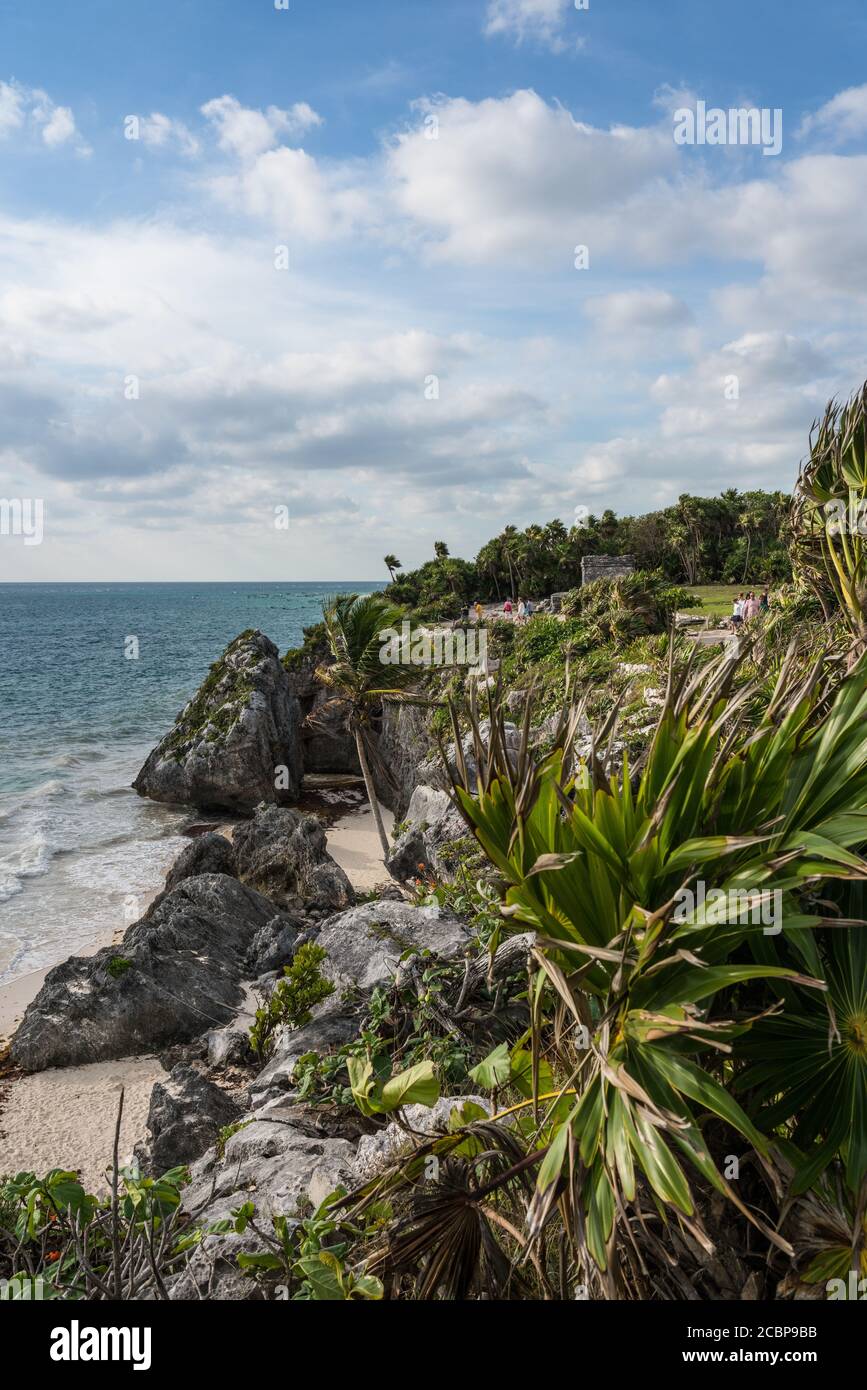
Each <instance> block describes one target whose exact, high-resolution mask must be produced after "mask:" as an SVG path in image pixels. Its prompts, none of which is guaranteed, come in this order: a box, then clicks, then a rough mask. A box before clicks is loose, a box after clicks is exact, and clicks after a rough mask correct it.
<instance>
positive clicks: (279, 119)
mask: <svg viewBox="0 0 867 1390" xmlns="http://www.w3.org/2000/svg"><path fill="white" fill-rule="evenodd" d="M202 115H203V116H206V117H207V119H208V120H209V121H210V122H212V124H213V125H214V126H215V127H216V130H217V137H218V141H219V145H220V149H222V150H224V151H226V152H227V153H229V154H232V155H234V156H236V157H237V158H238V159H240V160H241V162H242V163H244V164H249V163H250V162H251V161H253V160H254V159H256V157H257V156H258V155H260V154H263V153H264V152H265V151H266V150H272V149H274V147H275V146H276V145H278V144H279V143H280V139H281V137H282V136H284V135H303V134H304V133H305V132H306V131H308V130H312V129H314V128H315V127H316V126H319V125H321V124H322V117H321V116H320V115H318V114H317V112H316V111H314V110H313V107H312V106H309V105H308V104H307V102H306V101H297V102H296V103H295V105H294V106H292V107H290V108H289V110H288V111H284V110H282V109H281V108H280V107H279V106H269V107H268V108H267V109H266V110H265V111H256V110H252V109H250V108H249V107H245V106H242V105H241V103H240V102H239V101H238V100H237V98H236V97H233V96H222V97H215V98H214V99H213V101H208V102H206V103H205V105H204V106H203V107H202Z"/></svg>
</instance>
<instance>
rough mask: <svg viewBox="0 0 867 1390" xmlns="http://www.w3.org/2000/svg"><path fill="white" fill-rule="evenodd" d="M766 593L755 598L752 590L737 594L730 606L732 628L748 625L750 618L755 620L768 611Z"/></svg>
mask: <svg viewBox="0 0 867 1390" xmlns="http://www.w3.org/2000/svg"><path fill="white" fill-rule="evenodd" d="M768 602H769V599H768V591H767V589H765V591H764V593H763V594H762V595H761V596H760V597H759V598H756V595H755V593H754V592H753V590H750V592H749V593H743V594H738V596H737V598H736V599H735V601H734V603H733V605H732V627H740V625H741V623H748V622H749V621H750V619H751V618H757V617H758V616H759V614H760V613H766V612H767V610H768Z"/></svg>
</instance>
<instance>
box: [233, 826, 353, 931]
mask: <svg viewBox="0 0 867 1390" xmlns="http://www.w3.org/2000/svg"><path fill="white" fill-rule="evenodd" d="M234 851H235V863H236V866H237V873H238V877H239V878H241V879H242V880H243V881H244V883H247V884H249V885H250V886H251V887H252V888H255V889H256V890H257V891H258V892H260V893H264V894H266V895H267V896H268V897H269V898H271V899H272V901H273V902H275V903H277V904H278V906H280V907H285V908H288V909H290V910H292V909H295V910H300V909H301V908H302V907H304V908H306V909H307V910H309V909H311V908H314V909H315V908H318V909H326V910H328V911H332V912H334V911H339V910H340V909H341V908H344V907H348V906H349V904H350V903H351V902H352V901H353V898H354V896H355V895H354V893H353V891H352V884H351V883H350V882H349V879H348V878H347V876H346V874H345V873H344V872H343V870H342V869H341V868H340V866H339V864H337V863H336V862H335V861H334V860H333V859H332V858H331V855H330V854H329V853H328V840H327V834H326V830H325V826H324V825H323V823H322V821H321V820H319V819H318V817H317V816H304V815H301V814H300V813H299V812H297V811H290V810H288V809H286V808H284V807H279V806H259V807H258V808H257V810H256V814H255V816H254V817H253V819H252V820H251V821H247V822H245V823H244V824H243V825H239V826H237V827H236V829H235V835H234Z"/></svg>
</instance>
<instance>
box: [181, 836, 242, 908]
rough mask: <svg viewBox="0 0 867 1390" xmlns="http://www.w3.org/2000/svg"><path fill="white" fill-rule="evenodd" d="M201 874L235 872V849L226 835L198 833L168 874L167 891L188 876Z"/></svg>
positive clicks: (193, 876)
mask: <svg viewBox="0 0 867 1390" xmlns="http://www.w3.org/2000/svg"><path fill="white" fill-rule="evenodd" d="M200 874H229V876H230V877H232V878H235V877H237V875H236V873H235V851H234V850H233V848H232V844H231V841H230V840H227V839H226V837H225V835H214V834H211V833H208V834H206V835H197V836H196V838H195V839H194V840H191V841H190V843H189V844H188V845H187V846H186V848H184V849H182V850H181V852H180V854H179V855H178V857H177V859H176V860H175V862H174V863H173V864H172V867H171V868H170V869H169V871H168V873H167V874H166V886H165V891H166V892H167V893H170V892H171V891H172V889H173V888H177V886H178V884H180V883H183V881H184V879H186V878H198V877H199V875H200Z"/></svg>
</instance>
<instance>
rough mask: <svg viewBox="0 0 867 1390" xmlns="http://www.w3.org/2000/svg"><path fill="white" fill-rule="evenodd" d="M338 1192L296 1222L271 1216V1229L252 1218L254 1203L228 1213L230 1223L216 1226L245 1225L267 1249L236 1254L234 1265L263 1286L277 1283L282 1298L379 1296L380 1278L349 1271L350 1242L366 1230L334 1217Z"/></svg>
mask: <svg viewBox="0 0 867 1390" xmlns="http://www.w3.org/2000/svg"><path fill="white" fill-rule="evenodd" d="M343 1195H344V1193H343V1191H342V1189H338V1190H337V1191H336V1192H332V1193H330V1194H329V1196H328V1197H326V1198H325V1201H324V1202H322V1204H321V1205H320V1206H319V1207H318V1208H317V1210H316V1211H315V1212H313V1214H312V1215H311V1216H309V1217H306V1218H305V1219H304V1220H302V1221H300V1222H294V1221H290V1220H289V1219H288V1218H287V1217H285V1216H274V1217H272V1218H271V1226H270V1230H268V1229H267V1228H265V1227H264V1226H263V1225H261V1224H260V1223H259V1222H257V1220H256V1208H255V1206H254V1204H253V1203H252V1202H245V1203H244V1205H243V1206H241V1207H239V1208H237V1210H235V1211H233V1212H232V1219H231V1221H225V1222H223V1223H221V1229H222V1230H232V1231H234V1232H235V1234H236V1235H243V1234H244V1232H245V1231H247V1229H248V1228H249V1229H250V1230H252V1231H254V1232H255V1233H256V1235H257V1236H258V1237H259V1239H260V1241H261V1242H262V1244H263V1245H264V1246H265V1247H266V1249H265V1251H264V1252H262V1253H261V1254H242V1255H239V1256H238V1267H239V1269H241V1270H243V1271H244V1273H245V1274H248V1275H250V1276H251V1277H252V1278H255V1279H258V1280H260V1281H262V1282H264V1283H265V1285H266V1287H267V1286H268V1285H269V1284H271V1285H273V1284H274V1283H277V1284H278V1285H279V1287H280V1289H281V1291H282V1292H283V1296H285V1297H287V1298H288V1297H291V1299H292V1300H293V1301H298V1302H327V1303H335V1302H347V1301H350V1300H356V1299H368V1300H369V1299H374V1300H376V1299H381V1298H382V1297H383V1287H382V1283H381V1282H380V1280H379V1279H376V1278H374V1277H373V1276H371V1275H366V1274H365V1273H364V1272H363V1270H353V1269H351V1268H349V1267H348V1265H347V1263H346V1260H347V1255H348V1253H349V1250H350V1247H351V1245H352V1243H353V1241H355V1240H357V1239H358V1238H359V1236H363V1235H364V1234H365V1231H364V1228H363V1227H360V1226H355V1225H352V1224H351V1223H348V1222H347V1221H345V1220H341V1218H340V1217H339V1216H338V1215H337V1213H336V1211H335V1208H336V1207H337V1206H338V1205H339V1202H340V1199H341V1198H342V1197H343ZM214 1229H215V1230H216V1228H214Z"/></svg>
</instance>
